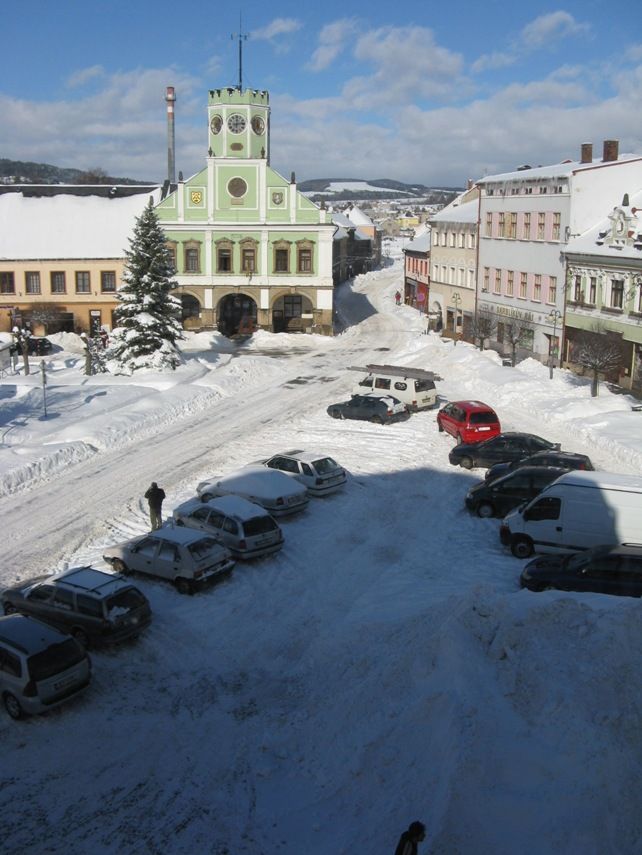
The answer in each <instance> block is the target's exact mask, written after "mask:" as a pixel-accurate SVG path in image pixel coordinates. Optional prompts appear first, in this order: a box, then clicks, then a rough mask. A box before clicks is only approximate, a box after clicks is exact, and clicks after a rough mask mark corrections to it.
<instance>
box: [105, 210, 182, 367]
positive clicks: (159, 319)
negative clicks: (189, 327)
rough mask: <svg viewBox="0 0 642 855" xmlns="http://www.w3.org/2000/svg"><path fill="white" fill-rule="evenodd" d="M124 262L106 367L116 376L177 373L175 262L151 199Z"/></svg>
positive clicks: (179, 332) (178, 334)
mask: <svg viewBox="0 0 642 855" xmlns="http://www.w3.org/2000/svg"><path fill="white" fill-rule="evenodd" d="M125 257H126V264H125V271H124V273H123V283H124V284H123V285H122V287H121V288H120V289H119V291H118V292H117V294H116V297H117V299H118V303H119V305H118V308H117V309H116V319H117V323H118V326H117V327H116V328H115V329H114V330H113V332H112V334H111V337H110V343H109V349H108V352H107V354H106V356H107V368H108V369H109V371H111V372H112V373H113V374H131V373H132V372H133V371H135V370H136V369H138V368H153V369H155V370H156V371H163V370H165V369H167V368H172V369H174V368H176V366H177V365H178V364H179V363H180V361H181V358H180V354H179V353H178V350H177V349H176V341H177V340H178V339H180V338H183V331H182V327H181V322H180V317H181V304H180V301H179V300H177V299H176V297H174V296H172V294H170V290H171V289H172V287H175V286H176V283H175V282H174V281H173V280H172V276H173V273H174V263H173V259H172V255H171V253H170V251H169V249H168V247H167V243H166V241H165V235H164V234H163V230H162V229H161V227H160V225H159V223H158V217H157V216H156V212H155V211H154V209H153V207H152V203H151V200H150V202H149V204H148V206H147V207H146V208H145V210H144V211H143V213H142V214H141V215H140V217H138V219H137V220H136V226H135V228H134V234H133V235H132V237H131V238H130V248H129V250H128V251H127V252H126V253H125Z"/></svg>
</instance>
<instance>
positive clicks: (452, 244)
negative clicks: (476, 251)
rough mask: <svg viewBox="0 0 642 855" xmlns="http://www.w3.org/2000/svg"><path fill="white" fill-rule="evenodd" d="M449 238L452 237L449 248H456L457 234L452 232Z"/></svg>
mask: <svg viewBox="0 0 642 855" xmlns="http://www.w3.org/2000/svg"><path fill="white" fill-rule="evenodd" d="M449 237H450V243H449V246H454V245H455V232H450V233H449Z"/></svg>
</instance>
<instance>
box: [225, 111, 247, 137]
mask: <svg viewBox="0 0 642 855" xmlns="http://www.w3.org/2000/svg"><path fill="white" fill-rule="evenodd" d="M245 124H246V122H245V116H242V115H241V114H240V113H232V115H231V116H230V117H229V119H228V120H227V127H228V128H229V130H230V131H231V132H232V133H233V134H241V133H243V131H244V130H245Z"/></svg>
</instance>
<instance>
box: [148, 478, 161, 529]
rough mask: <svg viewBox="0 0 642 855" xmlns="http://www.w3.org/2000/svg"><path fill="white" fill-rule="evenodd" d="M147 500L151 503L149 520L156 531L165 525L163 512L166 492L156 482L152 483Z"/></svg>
mask: <svg viewBox="0 0 642 855" xmlns="http://www.w3.org/2000/svg"><path fill="white" fill-rule="evenodd" d="M145 498H146V499H147V501H148V503H149V519H150V522H151V524H152V531H156V529H157V528H160V527H161V526H162V524H163V517H162V516H161V511H162V508H163V499H164V498H165V490H163V489H162V488H161V487H159V486H158V484H157V483H156V481H152V483H151V486H150V488H149V490H148V491H147V492H146V493H145Z"/></svg>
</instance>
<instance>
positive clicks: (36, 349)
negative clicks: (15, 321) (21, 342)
mask: <svg viewBox="0 0 642 855" xmlns="http://www.w3.org/2000/svg"><path fill="white" fill-rule="evenodd" d="M27 342H28V344H29V355H30V356H44V355H45V354H47V353H49V352H50V351H51V348H52V344H51V342H50V341H49V339H48V338H45V337H44V336H40V335H31V336H29V338H28V339H27Z"/></svg>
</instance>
